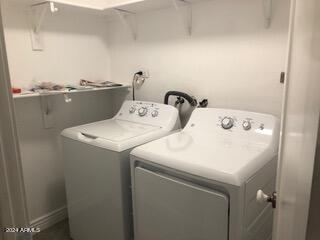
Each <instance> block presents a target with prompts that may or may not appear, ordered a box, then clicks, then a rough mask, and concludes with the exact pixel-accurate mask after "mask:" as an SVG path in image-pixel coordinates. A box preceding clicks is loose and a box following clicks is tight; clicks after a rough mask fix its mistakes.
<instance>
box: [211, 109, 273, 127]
mask: <svg viewBox="0 0 320 240" xmlns="http://www.w3.org/2000/svg"><path fill="white" fill-rule="evenodd" d="M248 115H249V116H248V117H246V116H235V115H225V116H223V115H221V116H219V117H218V119H217V122H218V123H217V126H220V127H221V128H222V129H224V130H232V129H234V128H238V129H240V130H241V129H242V130H244V131H252V130H256V129H259V130H264V129H265V122H267V121H268V120H267V119H261V118H260V117H255V116H250V113H248Z"/></svg>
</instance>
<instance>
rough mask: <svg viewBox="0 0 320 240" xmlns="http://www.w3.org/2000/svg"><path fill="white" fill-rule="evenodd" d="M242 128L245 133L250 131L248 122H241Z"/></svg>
mask: <svg viewBox="0 0 320 240" xmlns="http://www.w3.org/2000/svg"><path fill="white" fill-rule="evenodd" d="M242 127H243V129H244V130H245V131H249V130H250V129H251V122H250V121H249V120H245V121H243V123H242Z"/></svg>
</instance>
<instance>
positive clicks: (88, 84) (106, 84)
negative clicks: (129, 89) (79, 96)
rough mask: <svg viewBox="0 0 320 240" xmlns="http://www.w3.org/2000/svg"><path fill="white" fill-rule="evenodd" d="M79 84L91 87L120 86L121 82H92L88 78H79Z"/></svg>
mask: <svg viewBox="0 0 320 240" xmlns="http://www.w3.org/2000/svg"><path fill="white" fill-rule="evenodd" d="M80 85H81V86H92V87H120V86H122V84H119V83H115V82H110V81H105V82H92V81H88V80H84V79H81V80H80Z"/></svg>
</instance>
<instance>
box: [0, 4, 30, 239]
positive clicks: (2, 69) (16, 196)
mask: <svg viewBox="0 0 320 240" xmlns="http://www.w3.org/2000/svg"><path fill="white" fill-rule="evenodd" d="M0 113H1V114H0V209H1V210H2V211H1V212H0V213H1V215H0V221H1V223H2V224H3V227H29V216H28V210H27V204H26V194H25V187H24V181H23V174H22V163H21V156H20V149H19V142H18V134H17V129H16V120H15V114H14V102H13V97H12V94H11V83H10V75H9V67H8V59H7V53H6V46H5V37H4V29H3V23H2V16H1V5H0ZM3 237H4V240H14V239H16V235H15V234H3Z"/></svg>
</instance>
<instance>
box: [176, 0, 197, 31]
mask: <svg viewBox="0 0 320 240" xmlns="http://www.w3.org/2000/svg"><path fill="white" fill-rule="evenodd" d="M172 3H173V6H174V8H175V9H176V11H177V12H178V13H179V16H180V18H181V19H182V22H183V23H184V25H185V27H186V29H187V33H188V35H189V36H191V34H192V20H193V19H192V15H193V14H192V4H191V3H190V2H188V1H186V0H172ZM183 10H185V11H183Z"/></svg>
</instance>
